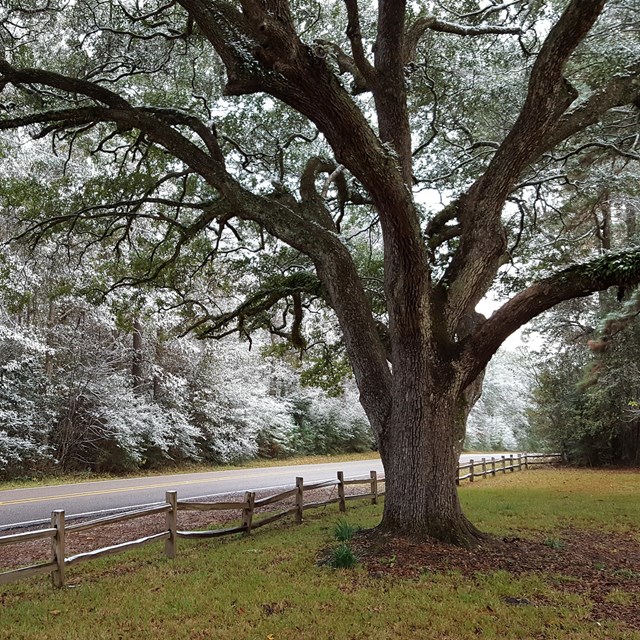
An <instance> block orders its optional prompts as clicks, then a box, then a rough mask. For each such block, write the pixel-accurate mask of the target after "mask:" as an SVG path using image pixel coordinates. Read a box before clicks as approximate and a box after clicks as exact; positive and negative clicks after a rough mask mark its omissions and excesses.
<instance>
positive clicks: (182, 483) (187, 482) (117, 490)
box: [0, 470, 293, 506]
mask: <svg viewBox="0 0 640 640" xmlns="http://www.w3.org/2000/svg"><path fill="white" fill-rule="evenodd" d="M285 473H291V472H290V471H271V470H270V473H269V475H270V476H271V475H278V474H280V475H282V474H285ZM263 476H264V473H253V474H247V475H243V476H233V477H232V478H206V479H203V480H182V481H178V482H176V481H175V480H172V481H171V482H159V483H157V484H146V485H140V486H133V487H130V486H129V487H117V488H115V489H101V490H97V491H80V492H76V493H62V494H59V495H55V496H42V497H37V498H23V499H19V500H7V501H5V502H0V506H4V505H10V504H27V503H29V502H48V501H50V500H61V499H63V498H83V497H87V496H100V495H107V494H109V493H125V492H127V491H144V490H145V489H160V488H162V487H177V486H187V485H193V484H205V483H207V482H222V481H223V480H246V479H247V478H260V477H263ZM292 484H293V483H292Z"/></svg>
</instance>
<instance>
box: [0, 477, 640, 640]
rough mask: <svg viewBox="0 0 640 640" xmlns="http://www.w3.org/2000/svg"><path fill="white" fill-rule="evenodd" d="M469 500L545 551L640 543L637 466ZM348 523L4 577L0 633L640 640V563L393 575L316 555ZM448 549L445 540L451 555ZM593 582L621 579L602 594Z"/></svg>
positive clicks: (498, 486)
mask: <svg viewBox="0 0 640 640" xmlns="http://www.w3.org/2000/svg"><path fill="white" fill-rule="evenodd" d="M461 495H462V499H463V502H464V506H465V509H466V512H467V513H468V515H469V516H470V517H471V519H472V520H473V521H474V522H476V523H477V524H479V525H480V526H481V528H483V529H484V530H485V531H489V532H491V533H493V534H494V535H496V536H500V537H501V538H502V537H512V538H517V539H519V540H524V541H535V540H542V541H544V542H543V543H537V544H538V547H539V548H542V547H541V546H540V545H541V544H543V545H544V544H545V543H546V542H547V541H549V540H553V541H557V545H556V544H555V543H554V544H553V545H552V544H550V543H549V544H548V545H547V546H546V547H544V548H545V549H546V550H547V551H548V552H549V553H550V554H557V556H558V558H561V556H563V554H573V555H572V557H573V556H575V557H577V556H578V555H579V554H580V553H582V550H581V549H576V548H570V543H567V542H566V541H567V540H571V539H572V538H571V537H570V536H569V537H567V536H568V535H569V533H571V534H572V535H574V534H575V535H580V536H591V537H592V538H594V539H596V540H601V541H602V542H603V543H606V542H607V541H616V540H617V541H618V542H620V541H623V540H626V541H627V542H631V543H632V544H636V546H637V545H640V535H639V534H638V531H639V530H640V526H639V525H640V499H639V498H638V496H639V495H640V473H637V472H636V473H634V472H607V471H575V470H539V471H528V472H527V471H525V472H523V473H514V474H508V475H506V476H504V477H500V476H498V477H496V478H492V479H488V480H485V481H482V482H480V481H478V482H476V483H474V485H472V486H469V485H467V486H465V487H463V488H462V489H461ZM379 517H380V506H370V505H365V504H364V503H363V504H360V503H357V502H355V503H351V504H349V506H348V513H347V520H348V522H349V523H351V524H353V525H356V526H362V527H371V526H373V525H375V524H376V522H377V521H378V519H379ZM337 520H338V513H337V509H336V507H335V505H334V506H331V507H327V508H326V509H324V510H318V511H312V512H307V513H305V522H304V523H303V524H302V525H301V526H295V525H294V524H293V523H289V522H286V521H285V522H281V523H278V524H276V525H273V526H272V527H265V528H264V529H261V530H258V531H256V532H255V533H254V534H253V535H252V536H251V537H248V538H246V537H235V538H230V539H225V540H212V541H201V542H183V541H179V551H178V556H177V558H176V559H175V560H167V559H165V558H164V556H163V552H162V548H161V546H160V545H153V546H150V547H148V548H145V549H142V550H140V551H138V552H130V553H127V554H123V555H120V556H113V557H110V558H106V559H102V560H98V561H95V562H93V563H87V564H84V565H80V566H78V567H74V568H72V569H70V570H68V587H66V588H64V589H61V590H54V589H53V588H52V587H51V585H50V581H49V580H48V579H47V578H45V577H40V578H33V579H29V580H26V581H24V582H22V583H16V584H13V585H7V586H2V587H0V638H2V639H7V640H9V639H11V640H19V639H20V638H38V639H39V640H45V639H49V638H51V639H54V638H55V639H62V638H64V639H75V638H78V639H91V640H98V639H102V638H104V639H107V638H108V639H114V638H122V639H126V640H129V639H131V640H135V639H145V640H146V639H148V638H152V639H154V640H161V639H181V638H185V639H186V638H189V639H194V640H195V639H204V638H216V639H226V638H228V639H230V640H231V639H233V640H239V639H254V638H255V639H262V640H281V639H300V638H309V639H329V638H335V639H336V640H337V639H340V640H342V639H356V638H375V639H389V640H390V639H394V640H396V639H405V638H406V639H415V638H418V639H423V638H434V639H436V638H437V639H439V640H446V639H455V640H458V639H460V640H464V639H467V638H501V639H530V638H536V639H538V638H548V639H549V640H551V639H554V640H556V639H578V638H601V639H602V640H622V639H625V640H631V639H636V640H640V627H638V626H637V625H636V624H635V622H634V619H633V612H634V611H638V610H640V566H638V567H636V569H637V570H636V571H634V570H633V569H632V568H631V569H628V570H625V571H626V573H624V575H622V574H620V570H618V573H617V574H616V573H615V572H612V571H610V570H609V568H608V567H607V566H605V564H604V563H603V566H602V567H600V566H599V565H598V566H597V567H595V568H593V567H592V568H593V570H594V571H595V574H594V575H596V579H595V581H594V582H593V584H591V585H585V584H582V583H580V582H579V580H578V579H576V577H575V576H574V575H569V574H566V575H565V574H563V573H557V572H555V571H553V570H551V571H547V570H546V569H545V567H541V568H538V569H537V570H532V571H525V572H521V573H517V572H513V571H511V570H509V569H508V568H507V569H505V568H504V567H500V568H496V569H495V570H494V569H492V568H484V569H482V570H473V569H469V570H463V569H460V568H459V567H458V568H455V567H454V568H451V569H442V568H439V569H438V570H434V569H432V568H429V567H426V566H425V567H422V568H420V567H417V568H416V567H413V572H407V571H405V570H404V569H405V568H406V567H405V566H404V565H405V564H410V563H411V561H410V559H409V560H407V558H406V557H404V556H403V557H400V556H398V557H396V556H395V555H393V556H389V557H383V558H378V559H377V566H378V568H380V567H383V568H386V569H388V570H383V571H380V570H375V571H374V570H372V568H371V565H370V564H368V563H367V562H366V561H363V563H361V564H360V565H359V566H358V567H356V568H355V569H350V570H347V569H340V570H338V569H331V568H329V567H327V566H319V565H318V564H317V559H318V557H319V556H320V555H322V552H323V550H325V549H326V548H327V547H328V546H331V545H335V544H336V542H335V540H334V538H333V529H334V527H335V524H336V522H337ZM563 541H564V542H563ZM527 543H529V542H527ZM563 544H567V545H568V546H566V547H565V546H563ZM552 547H553V548H552ZM620 548H621V549H622V547H620ZM608 551H609V553H610V555H609V556H608V557H614V556H611V554H615V551H616V550H615V549H608ZM438 553H440V551H438ZM450 553H452V550H448V549H447V548H442V550H441V559H442V560H446V558H447V557H448V555H449V554H450ZM581 561H583V562H587V563H589V562H591V560H590V558H586V559H585V558H581ZM445 564H446V563H445ZM554 566H555V565H554ZM558 566H559V565H558ZM396 568H397V569H398V571H397V572H396V571H395V569H396ZM597 581H599V582H600V583H602V584H609V585H610V584H611V583H612V581H614V582H615V583H616V585H617V587H616V588H615V589H609V590H608V591H606V593H604V595H603V592H602V590H601V589H597V588H596V587H597V585H596V582H597ZM574 587H575V588H574ZM596 593H597V594H598V598H599V602H598V603H597V607H596V603H595V600H594V597H595V595H594V594H596ZM603 604H604V605H610V607H611V616H609V615H608V613H607V611H608V610H607V606H604V607H603ZM620 612H622V615H621V614H620ZM624 612H631V616H628V615H624Z"/></svg>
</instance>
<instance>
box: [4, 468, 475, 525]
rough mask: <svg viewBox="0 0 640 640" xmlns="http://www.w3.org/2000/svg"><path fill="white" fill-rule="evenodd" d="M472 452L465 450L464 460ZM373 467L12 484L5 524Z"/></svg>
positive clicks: (354, 473) (279, 485)
mask: <svg viewBox="0 0 640 640" xmlns="http://www.w3.org/2000/svg"><path fill="white" fill-rule="evenodd" d="M473 457H474V456H469V455H464V456H461V459H460V460H461V463H462V462H463V460H464V461H467V460H468V459H469V458H473ZM475 458H476V459H477V458H479V456H478V455H476V456H475ZM372 469H375V470H376V471H378V473H382V471H383V469H382V463H381V462H380V460H375V459H374V460H358V461H354V462H330V463H324V464H307V465H295V466H285V467H264V468H255V469H251V468H246V469H234V470H230V471H213V472H203V473H186V474H174V475H166V476H151V477H144V478H126V479H122V480H104V481H96V482H81V483H77V484H65V485H57V486H49V487H35V488H29V489H11V490H8V491H0V530H2V529H8V528H17V527H24V526H32V525H36V524H40V523H42V522H48V521H49V520H50V517H51V512H52V511H53V510H55V509H64V510H65V513H66V516H67V518H69V517H70V516H71V517H73V516H79V515H80V514H82V515H94V514H95V515H97V514H98V513H105V512H106V513H109V512H112V513H115V512H117V511H125V510H128V509H133V508H136V507H138V508H139V507H142V506H147V505H150V504H154V503H158V502H164V498H165V492H166V491H171V490H176V491H177V492H178V498H179V499H180V500H187V499H194V498H209V497H211V496H216V495H225V494H230V493H237V492H242V491H260V490H265V489H266V490H269V489H274V490H280V489H281V490H284V489H285V488H287V487H292V486H294V485H295V479H296V477H299V476H300V477H303V478H304V480H305V483H310V482H318V481H320V480H329V479H332V478H335V477H336V473H337V472H338V471H344V474H345V478H347V477H348V478H352V477H361V476H362V477H364V476H368V475H369V471H371V470H372ZM275 492H276V491H274V493H275Z"/></svg>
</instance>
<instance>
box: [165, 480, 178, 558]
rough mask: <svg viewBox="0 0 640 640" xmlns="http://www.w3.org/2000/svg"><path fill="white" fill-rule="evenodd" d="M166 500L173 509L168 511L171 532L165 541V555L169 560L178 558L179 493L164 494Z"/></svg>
mask: <svg viewBox="0 0 640 640" xmlns="http://www.w3.org/2000/svg"><path fill="white" fill-rule="evenodd" d="M164 499H165V500H166V502H167V504H168V505H169V506H170V507H171V510H170V511H167V529H168V530H169V537H168V538H167V539H166V540H165V541H164V554H165V555H166V556H167V558H171V559H173V558H175V557H176V539H177V536H176V531H177V529H178V492H177V491H167V492H166V493H165V494H164Z"/></svg>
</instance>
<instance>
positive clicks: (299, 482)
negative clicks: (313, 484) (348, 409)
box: [296, 478, 304, 524]
mask: <svg viewBox="0 0 640 640" xmlns="http://www.w3.org/2000/svg"><path fill="white" fill-rule="evenodd" d="M296 489H297V490H298V491H297V493H296V509H297V510H296V522H297V523H298V524H300V523H301V522H302V512H303V505H304V480H303V478H296Z"/></svg>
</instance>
